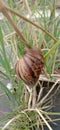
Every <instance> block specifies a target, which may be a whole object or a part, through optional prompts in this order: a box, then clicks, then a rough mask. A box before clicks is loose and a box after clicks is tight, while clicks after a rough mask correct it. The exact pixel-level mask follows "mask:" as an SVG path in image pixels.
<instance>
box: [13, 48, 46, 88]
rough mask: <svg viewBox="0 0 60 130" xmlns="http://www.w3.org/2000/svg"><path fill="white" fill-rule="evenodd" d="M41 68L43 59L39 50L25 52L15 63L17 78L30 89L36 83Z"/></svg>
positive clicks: (33, 49)
mask: <svg viewBox="0 0 60 130" xmlns="http://www.w3.org/2000/svg"><path fill="white" fill-rule="evenodd" d="M43 66H44V58H43V55H42V54H41V52H40V50H39V49H38V48H32V49H28V50H26V51H25V54H24V56H23V57H22V58H20V59H19V60H18V61H17V63H16V65H15V70H16V74H17V76H18V77H19V78H20V79H22V80H23V81H24V83H25V84H26V85H28V86H30V87H32V86H34V85H35V84H36V82H37V81H38V79H39V75H40V73H41V71H42V69H43Z"/></svg>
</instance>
